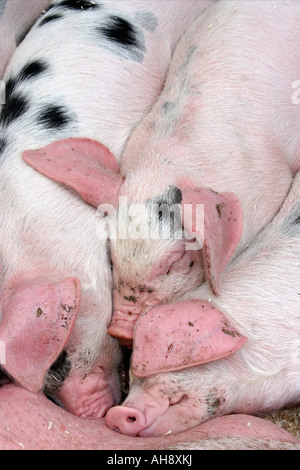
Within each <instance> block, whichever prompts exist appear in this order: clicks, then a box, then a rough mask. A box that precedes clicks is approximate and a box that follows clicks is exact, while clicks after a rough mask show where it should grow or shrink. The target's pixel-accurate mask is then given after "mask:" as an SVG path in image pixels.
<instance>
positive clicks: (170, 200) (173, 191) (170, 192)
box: [151, 186, 182, 207]
mask: <svg viewBox="0 0 300 470" xmlns="http://www.w3.org/2000/svg"><path fill="white" fill-rule="evenodd" d="M151 202H153V203H155V204H167V205H168V206H170V207H171V206H173V205H175V204H181V202H182V192H181V191H180V189H179V188H177V187H176V186H168V188H167V189H166V190H165V191H164V193H163V194H160V195H159V196H156V197H155V198H153V199H152V200H151Z"/></svg>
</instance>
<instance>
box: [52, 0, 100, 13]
mask: <svg viewBox="0 0 300 470" xmlns="http://www.w3.org/2000/svg"><path fill="white" fill-rule="evenodd" d="M54 6H56V7H63V8H68V9H69V10H83V11H84V10H90V9H91V8H98V7H99V5H98V4H97V3H95V2H91V1H89V0H62V1H61V2H58V3H56V4H55V5H54Z"/></svg>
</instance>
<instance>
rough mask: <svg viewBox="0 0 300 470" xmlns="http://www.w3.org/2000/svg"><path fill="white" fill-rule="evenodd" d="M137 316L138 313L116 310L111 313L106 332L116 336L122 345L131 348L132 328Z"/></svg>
mask: <svg viewBox="0 0 300 470" xmlns="http://www.w3.org/2000/svg"><path fill="white" fill-rule="evenodd" d="M137 318H138V315H130V314H129V313H128V312H126V313H124V312H122V311H116V312H114V314H113V317H112V320H111V322H110V325H109V327H108V330H107V333H108V334H109V335H110V336H113V337H114V338H117V339H118V340H119V343H120V344H121V345H122V346H126V347H127V348H132V340H133V329H134V325H135V322H136V320H137Z"/></svg>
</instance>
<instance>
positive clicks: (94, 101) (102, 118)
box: [0, 0, 212, 417]
mask: <svg viewBox="0 0 300 470" xmlns="http://www.w3.org/2000/svg"><path fill="white" fill-rule="evenodd" d="M211 3H212V2H210V1H209V0H208V1H204V2H202V1H201V2H199V1H198V0H188V1H185V2H181V0H180V1H172V2H170V1H169V0H163V1H162V0H159V1H147V2H141V1H140V0H131V1H128V2H127V1H122V2H120V1H119V0H117V1H112V0H101V1H98V0H93V1H90V0H55V1H53V2H52V3H51V4H50V5H49V7H48V8H47V10H46V12H45V13H44V14H43V15H42V16H41V17H40V18H39V19H38V21H37V22H36V23H35V25H34V26H33V27H32V28H31V30H30V32H29V33H28V34H27V36H26V38H25V39H24V40H23V41H22V42H21V44H20V45H19V47H18V48H17V50H16V52H15V54H14V56H13V58H12V60H11V61H10V63H9V65H8V67H7V69H6V72H5V75H4V81H5V82H6V100H5V104H4V105H3V106H2V109H1V113H0V205H1V215H0V259H1V279H0V293H1V296H0V297H1V299H2V298H3V295H4V293H5V299H6V301H5V303H3V301H1V304H0V320H1V324H0V340H1V341H2V343H5V344H6V346H7V355H6V356H7V357H6V361H5V364H3V368H4V369H5V371H6V372H7V373H8V375H10V376H12V378H13V379H14V380H15V381H16V382H17V383H19V384H20V385H23V386H25V387H27V388H28V389H29V390H34V391H38V390H40V389H43V390H44V391H45V393H47V394H48V395H50V396H51V397H54V398H55V399H56V400H57V401H58V402H59V403H60V404H62V405H63V406H64V407H65V408H66V409H67V410H68V411H70V412H72V413H75V414H76V415H79V416H97V417H101V416H103V415H104V414H105V412H106V411H107V409H108V408H109V407H111V406H112V405H113V404H115V403H118V402H119V401H120V385H119V375H118V372H119V368H120V363H121V350H120V347H119V344H118V342H117V341H116V340H115V339H114V338H112V337H110V336H109V335H108V334H107V327H108V325H109V322H110V319H111V313H112V303H111V290H112V275H111V265H110V259H109V256H108V250H107V223H106V221H105V219H104V217H100V216H99V215H98V214H97V213H96V211H95V210H94V208H92V207H91V206H89V205H87V204H85V203H84V202H83V201H82V199H81V198H79V197H78V196H77V195H75V194H74V191H72V192H71V191H70V190H69V189H67V188H66V186H65V185H64V184H61V179H60V175H61V172H62V171H63V168H64V165H65V162H66V161H69V159H71V162H72V165H73V162H74V161H75V162H76V161H77V159H80V158H83V157H84V156H86V157H88V156H91V157H92V158H94V159H95V160H96V164H94V166H93V169H94V170H97V172H98V173H100V174H101V175H102V177H103V179H105V181H104V180H103V181H102V184H100V185H99V184H98V189H99V192H98V193H97V195H98V196H99V197H100V198H101V201H102V202H114V199H113V191H112V188H116V189H117V188H118V187H120V185H121V184H122V181H123V180H122V176H121V175H120V173H119V166H118V160H119V158H120V155H121V153H122V150H123V148H124V146H125V143H126V141H127V139H128V137H129V134H130V132H131V131H132V129H133V128H134V127H135V126H136V125H137V124H138V122H139V121H140V120H141V119H142V117H143V116H144V115H145V114H146V112H147V111H148V110H149V108H150V107H151V105H152V104H153V102H154V101H155V99H156V97H157V95H158V94H159V92H160V91H161V88H162V85H163V81H164V78H165V74H166V71H167V68H168V65H169V62H170V59H171V55H172V52H173V51H174V49H175V46H176V44H177V42H178V40H179V38H180V36H181V35H182V33H183V32H184V31H185V30H186V28H187V27H188V26H189V25H190V23H191V22H192V21H193V20H194V19H195V18H196V17H197V16H198V15H199V14H200V13H201V12H203V10H204V9H205V8H207V7H208V6H210V4H211ZM78 136H81V138H80V139H79V138H78ZM94 139H96V140H97V141H100V142H101V143H102V144H98V143H95V141H94ZM108 147H109V148H108ZM41 148H42V149H43V150H41ZM111 152H113V154H112V153H111ZM22 155H23V158H22ZM45 155H46V161H47V162H48V163H49V162H50V163H51V165H52V167H53V168H54V177H53V179H54V180H55V181H52V180H50V179H49V178H46V177H45V176H43V175H41V174H40V173H39V172H38V171H36V170H35V169H33V168H32V167H31V166H33V167H34V168H36V167H38V168H39V159H40V157H42V156H44V157H45ZM30 165H31V166H30ZM90 169H91V170H92V168H90ZM98 173H97V174H98ZM88 174H89V172H88ZM47 176H49V175H47ZM50 176H51V175H50ZM70 283H71V287H70V285H69V284H70ZM65 284H67V286H69V292H68V296H66V295H62V294H61V286H65ZM47 286H48V287H47ZM72 286H73V287H72ZM74 286H76V289H75V287H74ZM65 287H66V286H65ZM30 289H31V295H30ZM64 291H65V290H64ZM24 292H26V302H24V303H22V295H23V293H24ZM53 292H54V293H55V298H53V295H52V294H53ZM16 295H17V297H16ZM66 297H68V298H67V299H66ZM79 298H80V304H79V302H78V300H79ZM49 299H51V302H50V300H49ZM75 305H76V310H75ZM70 307H73V309H72V310H70ZM69 310H70V311H69ZM44 313H45V314H46V316H45V317H44V315H43V314H44ZM71 314H72V315H71ZM75 314H76V315H75ZM61 315H64V316H65V315H67V323H68V330H67V331H68V334H67V333H66V334H65V335H62V331H61V324H60V320H61ZM21 320H22V322H23V323H21V324H20V321H21ZM43 321H48V322H49V325H51V328H52V327H53V338H54V340H57V341H56V342H55V341H54V340H53V342H52V343H51V344H52V346H54V345H55V344H56V346H57V347H56V348H54V347H52V348H51V354H48V349H47V348H48V347H49V346H48V343H47V341H44V337H43V335H40V334H39V331H41V330H43V331H44V329H46V328H41V329H40V327H41V325H42V322H43ZM74 322H75V324H74ZM15 330H16V331H17V333H18V335H17V336H18V338H16V341H15V342H13V341H11V342H10V343H9V344H7V343H8V339H9V338H10V334H11V332H13V331H15ZM69 333H70V334H69ZM32 337H34V338H35V341H36V342H37V344H36V346H38V345H39V347H37V351H38V352H39V354H40V358H37V357H36V355H35V352H36V351H35V349H34V347H33V346H34V345H32V344H31V340H32ZM17 339H18V341H19V342H18V348H17V349H16V344H17ZM48 339H49V338H48ZM42 345H44V349H43V350H42ZM21 351H23V356H24V357H23V359H24V361H19V360H18V358H19V357H20V352H21ZM13 354H15V357H14V356H13ZM57 355H58V358H57V360H55V358H56V356H57ZM33 358H35V361H34V362H32V361H33ZM52 360H53V361H54V363H53V364H52V365H51V364H50V363H49V361H50V362H51V361H52ZM2 362H4V361H2ZM24 364H26V368H24ZM17 368H18V370H17ZM29 371H30V374H29ZM32 371H35V375H34V376H33V375H32V374H31V372H32ZM29 382H30V386H29Z"/></svg>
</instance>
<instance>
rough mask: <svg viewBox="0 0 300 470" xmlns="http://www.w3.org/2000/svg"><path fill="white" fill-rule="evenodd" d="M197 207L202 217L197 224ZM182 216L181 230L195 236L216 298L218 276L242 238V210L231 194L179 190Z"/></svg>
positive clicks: (218, 284)
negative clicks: (201, 206)
mask: <svg viewBox="0 0 300 470" xmlns="http://www.w3.org/2000/svg"><path fill="white" fill-rule="evenodd" d="M199 204H202V205H203V212H202V214H203V217H202V218H201V217H198V219H199V220H197V217H196V214H197V212H198V211H197V208H199V207H200V206H197V205H199ZM191 209H192V210H191ZM200 212H201V211H200ZM182 216H183V226H184V229H185V230H186V231H187V232H189V233H193V234H195V236H196V238H197V240H198V241H199V242H200V246H201V245H202V248H203V259H204V266H205V272H206V278H207V280H208V282H209V284H210V287H211V290H212V292H213V293H214V294H215V295H219V290H220V276H221V273H222V271H223V269H224V268H225V266H226V264H227V263H228V261H229V259H230V257H231V256H232V254H233V253H234V251H235V249H236V247H237V245H238V243H239V241H240V238H241V235H242V231H243V211H242V206H241V204H240V202H239V200H238V198H237V196H236V195H235V194H234V193H230V192H228V193H216V192H214V191H211V190H209V189H204V188H193V189H190V188H188V189H183V190H182ZM201 221H203V222H204V224H203V223H201Z"/></svg>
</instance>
